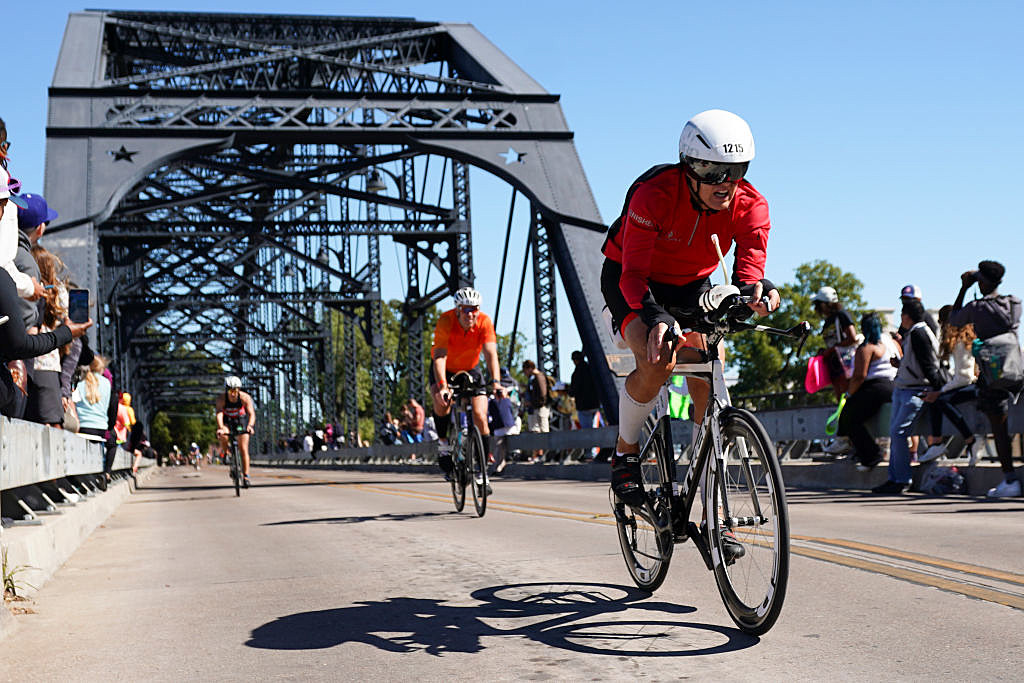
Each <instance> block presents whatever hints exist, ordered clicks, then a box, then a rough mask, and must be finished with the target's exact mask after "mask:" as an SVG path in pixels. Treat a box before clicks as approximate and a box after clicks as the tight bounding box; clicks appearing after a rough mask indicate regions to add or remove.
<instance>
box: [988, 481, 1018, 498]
mask: <svg viewBox="0 0 1024 683" xmlns="http://www.w3.org/2000/svg"><path fill="white" fill-rule="evenodd" d="M987 495H988V497H989V498H1012V497H1018V496H1020V481H1019V480H1017V479H1014V480H1013V481H1009V480H1007V481H1001V482H999V485H998V486H993V487H992V488H990V489H989V490H988V494H987Z"/></svg>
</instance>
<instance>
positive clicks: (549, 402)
mask: <svg viewBox="0 0 1024 683" xmlns="http://www.w3.org/2000/svg"><path fill="white" fill-rule="evenodd" d="M544 379H545V380H546V381H547V384H548V395H547V396H546V397H545V398H544V405H546V406H554V405H555V404H556V403H558V398H557V397H555V396H554V395H553V394H552V393H551V390H552V389H553V388H554V386H555V385H556V384H558V380H556V379H555V378H554V377H552V376H551V375H549V374H548V373H546V372H545V373H544Z"/></svg>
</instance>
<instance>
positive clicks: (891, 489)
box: [871, 479, 909, 495]
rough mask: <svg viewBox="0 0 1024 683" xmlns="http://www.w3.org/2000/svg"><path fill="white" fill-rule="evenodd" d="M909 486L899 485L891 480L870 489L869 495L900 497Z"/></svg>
mask: <svg viewBox="0 0 1024 683" xmlns="http://www.w3.org/2000/svg"><path fill="white" fill-rule="evenodd" d="M908 486H909V484H901V483H900V482H898V481H892V480H891V479H890V480H889V481H887V482H885V483H884V484H879V485H878V486H876V487H875V488H873V489H871V493H883V494H885V495H900V494H901V493H903V492H904V491H906V490H907V487H908Z"/></svg>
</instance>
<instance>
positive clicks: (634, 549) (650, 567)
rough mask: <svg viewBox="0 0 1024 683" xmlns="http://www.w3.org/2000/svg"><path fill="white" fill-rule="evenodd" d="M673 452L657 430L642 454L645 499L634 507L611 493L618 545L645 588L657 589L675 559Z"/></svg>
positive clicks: (642, 587) (638, 582)
mask: <svg viewBox="0 0 1024 683" xmlns="http://www.w3.org/2000/svg"><path fill="white" fill-rule="evenodd" d="M666 458H671V453H669V452H668V449H667V448H666V446H665V443H664V442H663V441H662V439H661V438H660V436H659V435H658V433H657V432H655V436H654V438H652V439H650V441H648V443H647V446H646V447H645V448H644V451H643V453H641V454H640V473H641V476H642V478H643V482H644V491H645V493H646V499H647V500H646V502H645V503H644V505H643V506H642V507H631V506H629V505H625V504H623V503H621V502H620V501H619V500H618V499H616V498H615V497H614V495H615V494H613V493H610V494H609V495H611V496H612V500H613V502H612V508H613V510H614V512H615V526H616V528H617V529H618V532H619V547H620V548H621V549H622V557H623V559H625V561H626V569H628V570H629V574H630V576H632V577H633V582H634V583H635V584H636V585H637V587H638V588H640V589H641V590H645V591H652V592H653V591H655V590H657V589H658V587H659V586H661V584H662V583H663V582H664V581H665V576H666V575H668V566H669V561H670V560H671V559H672V546H673V540H672V531H671V527H670V521H669V520H670V519H671V514H672V507H671V500H670V496H671V493H672V482H671V479H670V478H669V476H668V473H669V472H670V471H672V470H670V469H669V467H670V466H672V467H674V465H675V463H671V465H670V463H669V461H668V460H666Z"/></svg>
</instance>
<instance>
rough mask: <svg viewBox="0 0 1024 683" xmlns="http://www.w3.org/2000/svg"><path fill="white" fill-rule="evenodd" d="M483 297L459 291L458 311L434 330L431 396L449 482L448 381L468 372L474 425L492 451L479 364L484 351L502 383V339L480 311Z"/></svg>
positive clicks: (439, 461) (446, 315) (494, 381)
mask: <svg viewBox="0 0 1024 683" xmlns="http://www.w3.org/2000/svg"><path fill="white" fill-rule="evenodd" d="M481 303H483V297H482V296H481V295H480V292H478V291H476V290H475V289H473V288H472V287H463V288H462V289H460V290H459V291H457V292H455V308H453V309H452V310H450V311H445V312H444V313H442V314H441V317H440V318H439V319H438V321H437V325H436V327H435V328H434V343H433V346H432V348H431V349H430V358H431V363H430V397H431V399H432V400H433V403H434V425H435V428H436V429H437V434H438V436H439V437H440V444H439V446H440V447H439V449H438V456H437V464H438V466H439V467H440V468H441V471H442V472H444V476H445V479H448V478H449V477H450V475H451V472H452V468H453V462H452V454H451V446H450V445H449V444H448V428H449V426H450V425H451V411H452V392H451V390H450V389H449V387H448V382H449V381H450V380H451V378H452V376H453V375H455V374H456V373H459V372H466V373H469V375H470V376H471V377H472V378H473V383H474V384H476V385H477V386H478V388H477V389H476V391H475V393H474V395H473V399H472V408H473V423H474V424H475V425H476V427H477V429H479V430H480V436H482V437H483V442H484V452H485V453H490V452H491V430H490V428H489V427H488V426H487V386H486V385H485V384H484V379H483V375H482V373H481V372H480V369H479V368H478V367H477V364H478V362H479V360H480V352H481V351H483V354H484V359H485V361H486V362H487V371H488V372H489V373H490V376H491V378H492V379H491V384H492V385H498V384H500V383H501V382H500V377H501V365H500V364H499V363H498V338H497V336H496V335H495V334H494V324H493V323H492V322H491V319H490V317H489V316H488V315H487V314H486V313H483V312H481V311H480V304H481Z"/></svg>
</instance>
